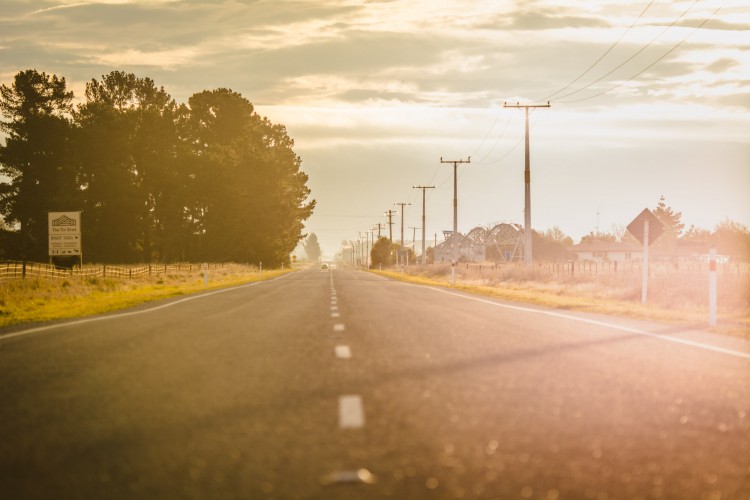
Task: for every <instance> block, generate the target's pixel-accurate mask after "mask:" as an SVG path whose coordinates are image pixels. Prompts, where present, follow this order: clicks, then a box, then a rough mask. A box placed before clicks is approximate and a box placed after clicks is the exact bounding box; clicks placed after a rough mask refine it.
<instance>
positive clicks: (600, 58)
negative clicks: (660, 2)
mask: <svg viewBox="0 0 750 500" xmlns="http://www.w3.org/2000/svg"><path fill="white" fill-rule="evenodd" d="M654 1H655V0H651V2H649V3H648V5H646V8H645V9H643V10H642V11H641V13H640V14H639V15H638V17H637V18H636V19H635V21H633V22H632V23H631V25H630V26H628V29H626V30H625V31H624V32H623V33H622V35H620V38H618V39H617V41H615V43H613V44H612V45H610V46H609V48H608V49H607V50H606V51H604V53H603V54H602V55H601V56H599V59H597V60H596V61H594V63H593V64H591V66H589V67H588V68H586V70H585V71H584V72H583V73H581V74H580V75H578V76H577V77H576V78H575V79H574V80H573V81H572V82H570V83H569V84H567V85H566V86H564V87H563V88H561V89H560V90H558V91H556V92H553V93H552V94H550V95H548V96H547V97H543V98H542V99H538V100H536V101H534V102H542V101H549V100H550V99H552V98H553V97H554V96H556V95H557V94H559V93H560V92H564V91H565V90H567V89H569V88H570V87H571V86H572V85H573V84H574V83H576V82H577V81H578V80H580V79H581V78H583V76H584V75H586V73H588V72H589V71H591V70H592V69H593V68H594V67H595V66H596V65H597V64H599V63H600V62H601V61H602V59H604V58H605V57H606V56H607V54H609V53H610V52H612V49H614V48H615V47H616V46H617V44H619V43H620V42H621V41H622V39H623V38H625V35H627V34H628V33H630V30H631V29H633V26H635V25H636V23H637V22H638V21H640V20H641V18H642V17H643V15H644V14H645V13H646V11H647V10H648V9H649V8H650V7H651V5H653V3H654Z"/></svg>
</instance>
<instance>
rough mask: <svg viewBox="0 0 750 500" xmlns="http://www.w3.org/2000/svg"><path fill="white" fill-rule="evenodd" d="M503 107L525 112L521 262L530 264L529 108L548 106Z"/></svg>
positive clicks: (545, 106) (547, 106) (507, 105)
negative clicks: (524, 193) (524, 189)
mask: <svg viewBox="0 0 750 500" xmlns="http://www.w3.org/2000/svg"><path fill="white" fill-rule="evenodd" d="M503 107H504V108H523V109H524V111H525V114H526V162H525V167H524V184H525V188H526V191H525V192H526V195H525V203H524V212H523V240H524V241H523V262H524V264H525V265H527V266H530V265H531V159H530V158H529V108H549V107H550V104H549V101H548V102H547V104H519V103H515V104H508V103H505V102H504V103H503Z"/></svg>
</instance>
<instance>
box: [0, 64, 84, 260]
mask: <svg viewBox="0 0 750 500" xmlns="http://www.w3.org/2000/svg"><path fill="white" fill-rule="evenodd" d="M72 100H73V93H72V92H70V91H68V90H67V87H66V82H65V78H58V77H57V76H56V75H51V76H50V75H47V74H46V73H39V72H37V71H36V70H26V71H21V72H19V73H18V74H16V75H15V77H14V80H13V83H12V85H11V86H10V87H8V86H6V85H1V86H0V113H1V114H2V115H3V116H4V117H5V119H6V120H4V121H0V130H2V131H3V132H5V133H6V135H7V138H6V141H5V145H4V146H0V175H4V176H7V177H8V178H9V180H10V181H9V182H2V183H0V215H2V216H3V217H4V219H5V220H6V222H7V223H9V224H10V225H12V226H14V225H16V224H18V225H19V233H20V238H19V239H20V242H19V243H18V244H19V245H20V246H21V248H20V249H19V253H20V255H21V257H22V258H31V259H37V260H44V259H46V257H47V212H50V211H66V210H70V211H72V210H78V209H79V207H78V203H77V201H76V199H75V197H76V193H77V188H76V176H75V172H74V170H73V168H72V166H71V163H70V134H71V123H70V119H69V113H70V111H71V109H72Z"/></svg>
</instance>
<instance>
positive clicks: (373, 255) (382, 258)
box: [370, 236, 401, 266]
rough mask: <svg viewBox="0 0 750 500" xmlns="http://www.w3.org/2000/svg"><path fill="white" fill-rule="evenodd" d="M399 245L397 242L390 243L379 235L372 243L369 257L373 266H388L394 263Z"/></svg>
mask: <svg viewBox="0 0 750 500" xmlns="http://www.w3.org/2000/svg"><path fill="white" fill-rule="evenodd" d="M400 248H401V246H400V245H399V244H398V243H391V242H390V240H389V239H388V238H386V237H385V236H381V237H380V238H378V240H377V241H376V242H375V243H374V244H373V245H372V250H371V251H370V259H371V261H372V265H373V266H381V265H383V266H390V265H392V264H395V263H396V256H397V253H398V250H399V249H400Z"/></svg>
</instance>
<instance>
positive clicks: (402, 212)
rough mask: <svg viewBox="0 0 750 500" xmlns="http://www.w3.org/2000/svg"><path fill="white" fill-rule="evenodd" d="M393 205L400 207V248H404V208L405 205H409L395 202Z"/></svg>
mask: <svg viewBox="0 0 750 500" xmlns="http://www.w3.org/2000/svg"><path fill="white" fill-rule="evenodd" d="M394 205H398V206H400V207H401V248H404V207H405V206H407V205H411V203H406V202H396V203H394Z"/></svg>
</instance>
